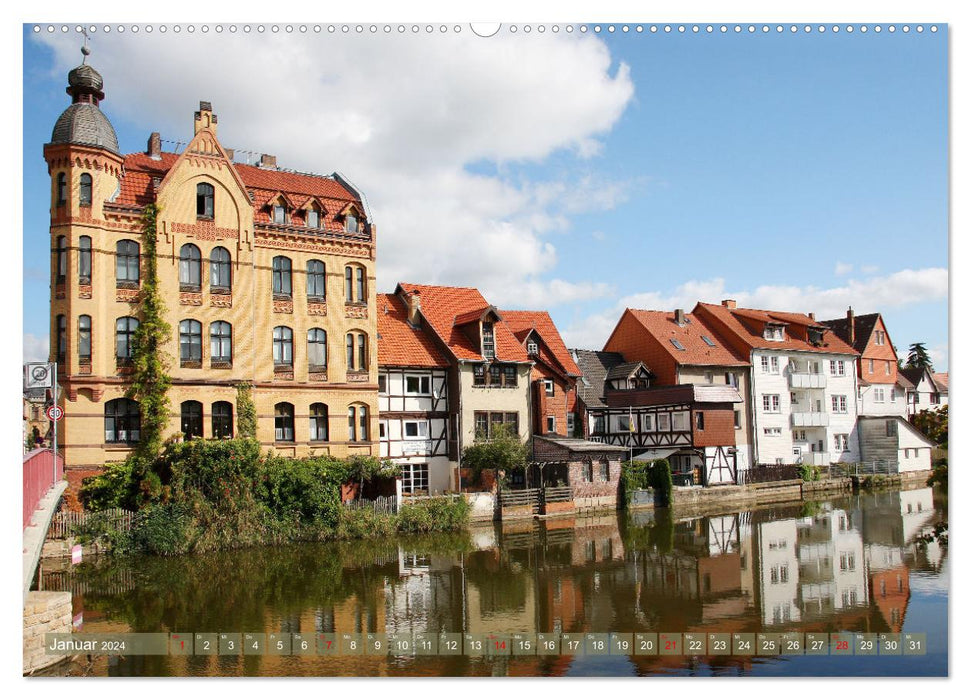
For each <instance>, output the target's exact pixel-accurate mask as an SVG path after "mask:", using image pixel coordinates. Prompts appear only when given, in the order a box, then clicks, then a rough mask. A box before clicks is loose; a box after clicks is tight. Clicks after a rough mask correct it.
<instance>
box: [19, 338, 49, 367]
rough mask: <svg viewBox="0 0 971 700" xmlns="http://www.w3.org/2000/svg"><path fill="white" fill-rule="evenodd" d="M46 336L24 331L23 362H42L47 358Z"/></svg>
mask: <svg viewBox="0 0 971 700" xmlns="http://www.w3.org/2000/svg"><path fill="white" fill-rule="evenodd" d="M47 349H48V339H47V336H46V335H45V336H36V335H34V334H33V333H24V362H44V361H46V360H47V358H48V350H47Z"/></svg>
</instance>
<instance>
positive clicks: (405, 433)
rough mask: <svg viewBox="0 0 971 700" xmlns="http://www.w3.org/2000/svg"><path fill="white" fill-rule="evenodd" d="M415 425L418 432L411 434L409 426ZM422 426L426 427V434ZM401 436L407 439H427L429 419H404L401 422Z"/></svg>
mask: <svg viewBox="0 0 971 700" xmlns="http://www.w3.org/2000/svg"><path fill="white" fill-rule="evenodd" d="M409 425H413V426H415V431H416V433H417V434H415V435H409V434H408V426H409ZM422 428H424V432H425V434H424V435H422ZM401 436H402V438H404V439H405V440H427V439H428V421H427V420H406V421H402V424H401Z"/></svg>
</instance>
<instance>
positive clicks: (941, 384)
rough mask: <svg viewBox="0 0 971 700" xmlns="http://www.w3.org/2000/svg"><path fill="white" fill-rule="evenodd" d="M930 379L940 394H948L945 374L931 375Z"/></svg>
mask: <svg viewBox="0 0 971 700" xmlns="http://www.w3.org/2000/svg"><path fill="white" fill-rule="evenodd" d="M931 377H932V378H933V379H934V383H935V384H937V388H938V389H939V390H940V391H941V393H942V394H946V393H948V392H947V383H948V377H947V372H938V373H936V374H932V375H931Z"/></svg>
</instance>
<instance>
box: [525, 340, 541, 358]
mask: <svg viewBox="0 0 971 700" xmlns="http://www.w3.org/2000/svg"><path fill="white" fill-rule="evenodd" d="M526 352H527V353H529V354H530V355H535V354H537V353H538V352H539V343H537V342H536V341H535V340H529V341H528V342H527V343H526Z"/></svg>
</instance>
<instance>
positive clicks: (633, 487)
mask: <svg viewBox="0 0 971 700" xmlns="http://www.w3.org/2000/svg"><path fill="white" fill-rule="evenodd" d="M673 487H674V484H673V481H672V480H671V465H670V464H669V463H668V461H667V460H666V459H655V460H652V461H650V462H640V461H626V462H624V463H623V464H621V466H620V489H621V498H623V499H624V505H625V506H630V501H631V495H632V494H633V492H634V491H640V490H642V489H654V492H655V493H656V494H657V495H658V496H659V497H660V503H659V505H668V504H669V503H670V502H671V490H672V489H673Z"/></svg>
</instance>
